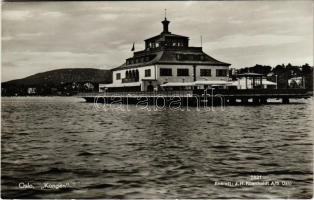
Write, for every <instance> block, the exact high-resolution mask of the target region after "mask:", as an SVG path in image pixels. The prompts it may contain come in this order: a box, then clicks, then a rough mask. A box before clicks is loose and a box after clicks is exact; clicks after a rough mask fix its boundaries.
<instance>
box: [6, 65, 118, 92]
mask: <svg viewBox="0 0 314 200" xmlns="http://www.w3.org/2000/svg"><path fill="white" fill-rule="evenodd" d="M111 81H112V74H111V71H110V70H101V69H93V68H66V69H57V70H51V71H47V72H43V73H38V74H35V75H32V76H28V77H26V78H22V79H16V80H12V81H7V82H3V83H2V84H1V86H2V95H3V96H5V95H27V89H28V88H30V87H32V88H36V90H37V91H36V94H40V95H50V94H54V93H56V92H57V93H58V94H60V93H63V92H64V91H66V93H71V94H72V93H73V90H75V91H77V92H81V91H82V90H85V89H86V88H84V87H83V86H84V84H86V83H91V84H92V85H93V86H94V89H93V90H97V88H98V84H99V83H111ZM86 87H87V86H86Z"/></svg>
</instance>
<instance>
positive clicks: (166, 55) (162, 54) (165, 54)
mask: <svg viewBox="0 0 314 200" xmlns="http://www.w3.org/2000/svg"><path fill="white" fill-rule="evenodd" d="M152 54H153V55H155V57H154V58H153V59H152V60H150V61H148V62H143V63H136V64H131V65H126V63H123V64H122V65H121V66H119V67H116V68H113V69H112V70H113V71H116V70H122V69H132V68H138V67H144V66H149V65H154V64H173V65H175V64H192V65H211V66H214V65H216V66H217V65H218V66H229V65H230V64H229V63H225V62H221V61H219V60H216V59H215V58H213V57H211V56H209V55H207V54H205V53H204V52H203V51H202V50H201V49H200V50H198V51H196V50H195V49H194V48H193V47H192V48H190V47H189V48H186V49H176V50H161V51H157V52H154V53H152ZM152 54H151V55H152ZM178 54H181V55H187V54H188V55H198V56H201V55H202V56H204V60H188V59H187V60H178V59H177V55H178Z"/></svg>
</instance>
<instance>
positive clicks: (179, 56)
mask: <svg viewBox="0 0 314 200" xmlns="http://www.w3.org/2000/svg"><path fill="white" fill-rule="evenodd" d="M176 58H177V60H197V61H204V60H205V56H204V55H193V54H177V55H176Z"/></svg>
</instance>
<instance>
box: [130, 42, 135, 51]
mask: <svg viewBox="0 0 314 200" xmlns="http://www.w3.org/2000/svg"><path fill="white" fill-rule="evenodd" d="M134 50H135V47H134V42H133V47H132V49H131V51H134Z"/></svg>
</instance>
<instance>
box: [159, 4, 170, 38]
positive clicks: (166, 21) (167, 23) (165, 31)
mask: <svg viewBox="0 0 314 200" xmlns="http://www.w3.org/2000/svg"><path fill="white" fill-rule="evenodd" d="M161 23H162V24H163V31H162V32H163V33H170V32H169V30H168V25H169V23H170V21H168V20H167V9H165V20H164V21H162V22H161Z"/></svg>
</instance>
